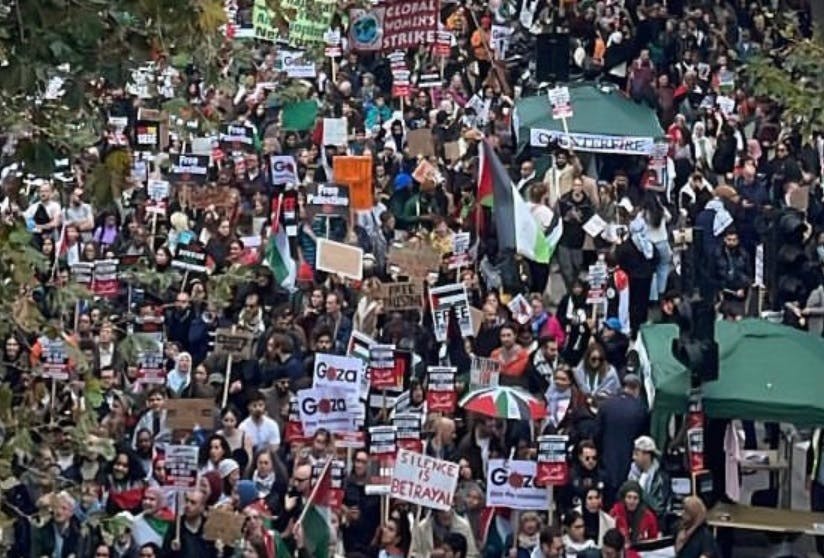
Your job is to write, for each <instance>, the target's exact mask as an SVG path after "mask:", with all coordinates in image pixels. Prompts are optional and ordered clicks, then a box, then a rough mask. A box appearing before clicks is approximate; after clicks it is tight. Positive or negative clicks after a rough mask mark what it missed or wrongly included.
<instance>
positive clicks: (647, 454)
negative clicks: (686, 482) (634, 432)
mask: <svg viewBox="0 0 824 558" xmlns="http://www.w3.org/2000/svg"><path fill="white" fill-rule="evenodd" d="M660 456H661V453H660V452H659V451H658V448H657V447H656V445H655V440H653V439H652V438H650V437H649V436H639V437H638V438H636V439H635V444H634V448H633V451H632V465H630V468H629V475H628V476H627V478H628V479H629V480H633V481H638V484H640V485H641V488H643V489H644V501H645V502H646V503H647V505H648V506H649V507H650V508H651V509H652V511H654V512H655V515H656V516H658V518H659V519H662V518H663V516H664V514H665V513H666V512H667V510H668V508H669V501H670V496H671V494H670V484H669V477H668V475H667V473H666V472H665V471H664V470H663V469H662V468H661V461H660Z"/></svg>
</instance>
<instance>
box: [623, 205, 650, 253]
mask: <svg viewBox="0 0 824 558" xmlns="http://www.w3.org/2000/svg"><path fill="white" fill-rule="evenodd" d="M629 234H630V238H631V239H632V243H633V244H634V245H635V248H637V249H638V251H639V252H641V253H642V254H643V255H644V258H646V259H648V260H651V259H652V256H653V255H654V250H653V246H652V242H651V241H650V239H649V237H648V236H647V224H646V223H645V222H644V219H643V218H642V217H641V214H640V213H639V214H638V215H637V216H636V217H635V219H633V220H632V222H631V223H630V224H629Z"/></svg>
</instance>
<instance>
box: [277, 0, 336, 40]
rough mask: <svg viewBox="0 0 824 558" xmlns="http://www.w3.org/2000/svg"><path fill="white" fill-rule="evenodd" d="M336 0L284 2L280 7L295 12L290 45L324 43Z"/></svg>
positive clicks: (285, 0) (288, 0)
mask: <svg viewBox="0 0 824 558" xmlns="http://www.w3.org/2000/svg"><path fill="white" fill-rule="evenodd" d="M335 6H336V4H335V1H334V0H331V1H329V0H282V1H281V3H280V7H281V8H282V9H283V10H285V11H287V12H288V11H289V10H294V11H295V15H294V17H292V18H290V20H289V44H290V45H295V46H297V45H307V44H312V43H323V42H325V41H324V34H325V33H326V31H327V30H328V29H329V24H330V23H331V22H332V16H333V15H334V14H335Z"/></svg>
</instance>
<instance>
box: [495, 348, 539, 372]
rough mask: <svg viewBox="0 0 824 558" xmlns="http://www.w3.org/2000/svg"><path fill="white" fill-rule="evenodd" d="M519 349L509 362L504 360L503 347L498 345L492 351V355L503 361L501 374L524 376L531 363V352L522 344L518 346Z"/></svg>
mask: <svg viewBox="0 0 824 558" xmlns="http://www.w3.org/2000/svg"><path fill="white" fill-rule="evenodd" d="M518 349H519V350H518V352H517V353H515V358H513V359H511V360H510V361H509V362H506V361H504V355H503V351H504V349H503V347H498V348H497V349H495V350H494V351H492V354H491V355H490V357H491V358H493V359H494V360H497V361H498V362H500V363H501V374H503V375H504V376H523V374H524V371H526V367H527V365H528V364H529V352H528V351H527V350H526V349H524V348H523V347H521V346H518Z"/></svg>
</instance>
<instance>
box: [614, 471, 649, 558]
mask: <svg viewBox="0 0 824 558" xmlns="http://www.w3.org/2000/svg"><path fill="white" fill-rule="evenodd" d="M643 496H644V490H643V489H642V488H641V485H640V484H638V483H637V482H636V481H627V482H625V483H624V484H623V485H621V489H620V490H619V491H618V501H617V502H616V503H615V505H614V506H612V510H611V511H610V512H609V514H610V515H611V516H612V517H614V518H615V527H616V528H617V529H618V530H619V531H621V534H622V535H624V538H625V539H626V541H627V547H628V548H627V551H626V558H639V557H640V555H639V554H638V552H636V551H634V550H632V549H631V548H629V547H630V546H632V545H633V544H635V543H637V542H641V541H650V540H654V539H657V538H658V519H657V518H656V517H655V514H654V513H653V512H652V510H650V509H649V508H648V507H647V505H646V504H644V498H643Z"/></svg>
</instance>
